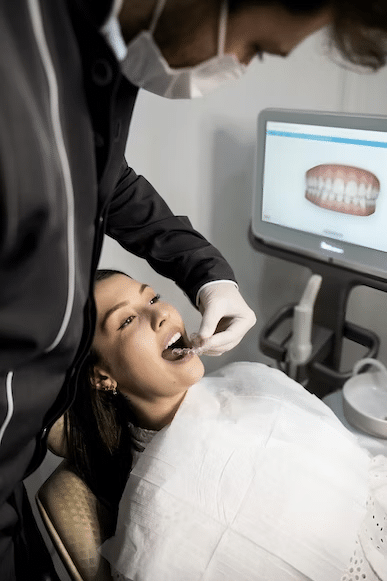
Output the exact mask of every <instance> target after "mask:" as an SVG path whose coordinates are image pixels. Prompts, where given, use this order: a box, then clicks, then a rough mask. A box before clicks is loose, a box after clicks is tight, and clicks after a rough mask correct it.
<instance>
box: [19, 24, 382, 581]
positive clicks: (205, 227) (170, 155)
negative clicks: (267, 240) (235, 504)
mask: <svg viewBox="0 0 387 581" xmlns="http://www.w3.org/2000/svg"><path fill="white" fill-rule="evenodd" d="M323 39H324V35H323V34H322V33H319V34H317V35H314V36H313V37H311V38H309V39H308V40H307V41H305V42H304V43H303V44H302V45H301V46H299V47H298V48H297V49H296V50H295V51H294V52H293V53H292V55H291V56H290V57H288V58H286V59H281V58H278V57H265V60H264V62H263V63H261V62H256V63H254V64H253V65H252V66H251V68H250V70H249V71H248V73H247V74H246V76H245V77H244V78H243V79H242V80H241V81H240V82H238V83H236V84H234V85H232V86H229V87H227V88H222V89H220V90H218V91H217V92H216V93H214V94H213V95H210V96H209V97H206V98H205V99H203V100H196V101H193V102H190V101H187V102H182V101H179V102H172V101H168V100H165V99H162V98H159V97H156V96H154V95H151V94H148V93H145V92H144V93H141V94H140V96H139V99H138V102H137V104H136V109H135V114H134V118H133V121H132V126H131V131H130V137H129V141H128V146H127V152H126V154H127V160H128V163H129V165H131V166H132V167H133V168H134V169H135V170H136V171H137V173H141V174H143V175H145V177H147V179H149V181H150V182H151V183H152V184H153V185H154V186H155V187H156V189H157V190H158V191H159V192H160V194H161V195H162V196H163V197H164V198H165V200H166V201H167V202H168V203H169V205H170V207H171V208H172V210H173V211H174V212H175V213H177V214H185V215H188V216H189V217H190V219H191V221H192V223H193V225H194V226H195V228H197V229H198V230H199V231H201V232H202V233H203V234H204V235H205V236H206V237H207V238H208V239H209V240H210V241H211V242H212V243H213V244H215V246H217V247H218V248H219V250H221V252H222V253H223V254H224V255H225V257H226V258H227V259H228V261H229V262H230V263H231V265H232V267H233V268H234V270H235V273H236V276H237V278H238V281H239V284H240V288H241V292H242V294H243V295H244V297H245V299H246V300H247V302H248V303H249V304H250V305H251V307H252V308H253V309H254V310H255V312H256V314H257V319H258V322H257V325H256V327H255V328H254V329H252V330H251V331H250V332H249V333H248V334H247V336H246V337H245V338H244V339H243V341H242V342H241V344H240V345H239V346H238V347H237V348H236V349H235V350H234V351H232V352H231V353H229V354H225V355H223V356H222V357H217V358H208V357H207V358H205V364H206V368H207V369H208V370H212V369H214V368H216V367H219V366H221V365H224V364H225V363H227V362H229V361H234V360H251V361H254V360H256V361H267V362H268V361H269V360H268V359H266V358H265V357H264V356H263V355H262V354H260V353H259V351H258V347H257V339H258V333H259V330H260V328H261V326H262V325H263V323H264V322H266V321H267V319H268V318H269V316H271V315H272V314H273V313H274V312H275V311H276V310H277V309H278V308H279V307H280V306H282V305H284V304H286V303H289V302H294V301H297V300H298V299H299V298H300V296H301V293H302V291H303V288H304V285H305V283H306V281H307V279H308V275H309V273H308V271H307V270H306V269H304V268H302V267H299V266H296V265H293V264H290V263H286V262H283V261H281V260H279V259H275V258H270V257H266V256H263V255H259V254H258V253H256V252H255V251H254V250H253V249H252V248H251V247H250V246H249V243H248V241H247V230H248V226H249V222H250V205H251V192H252V173H253V163H254V148H255V132H256V120H257V116H258V113H259V111H260V110H262V109H263V108H266V107H283V108H295V109H303V108H304V109H315V110H328V111H352V112H363V113H378V114H385V113H387V95H385V87H386V86H387V70H384V71H382V72H381V73H378V74H376V75H358V74H354V73H349V72H347V71H344V70H343V69H340V68H339V67H337V66H336V65H335V64H333V62H331V61H330V60H329V59H328V58H327V56H326V55H325V52H326V51H325V48H324V44H325V43H324V40H323ZM101 266H103V267H110V268H119V269H122V270H125V271H127V272H129V273H130V274H131V275H132V276H134V277H136V278H138V279H139V280H141V281H145V282H148V283H150V284H152V285H154V286H155V287H156V290H158V291H159V292H161V294H162V295H163V296H164V298H166V299H167V300H169V301H170V302H172V303H173V304H175V305H176V306H177V307H178V308H179V309H180V311H181V313H182V314H183V317H184V320H185V321H186V325H187V328H188V330H189V331H190V332H191V331H194V330H196V329H197V328H198V324H199V320H200V317H199V315H198V313H197V312H196V311H195V310H194V309H193V307H192V306H191V305H190V304H189V302H188V300H187V299H186V297H185V296H184V295H183V293H182V292H181V291H180V290H179V289H178V288H177V287H176V286H175V285H174V283H172V282H170V281H167V280H165V279H162V278H161V277H160V276H158V275H156V274H155V273H154V272H153V271H152V270H151V269H150V268H149V266H148V265H147V264H146V263H145V262H144V261H142V260H140V259H138V258H136V257H133V256H131V255H129V254H128V253H126V252H125V251H124V250H123V249H122V248H120V247H119V246H118V245H117V244H116V243H114V242H113V241H112V240H110V239H108V238H107V239H106V241H105V245H104V249H103V254H102V257H101ZM348 318H349V319H350V320H351V321H353V322H356V323H358V324H360V325H363V326H364V327H366V328H370V329H372V330H374V331H375V332H377V333H378V334H379V335H380V337H381V339H382V349H381V355H380V358H381V359H382V361H384V363H387V340H386V339H387V337H386V334H387V306H386V296H385V295H384V294H383V293H380V292H378V291H373V290H370V289H364V288H361V289H357V290H355V291H354V292H353V294H352V296H351V299H350V301H349V308H348ZM56 464H57V460H56V459H55V458H54V457H53V456H52V455H51V454H48V456H47V459H46V460H45V462H44V463H43V465H42V466H41V468H40V469H39V471H38V472H37V473H36V474H34V475H33V476H32V477H30V479H29V482H28V490H29V493H30V495H31V496H32V495H33V494H34V492H35V490H36V489H37V487H38V486H39V485H40V484H41V483H42V482H43V481H44V479H45V478H46V477H47V476H48V475H49V474H50V472H51V471H52V469H53V467H54V466H55V465H56ZM61 575H62V578H63V579H64V580H65V579H66V576H65V575H64V573H63V572H61Z"/></svg>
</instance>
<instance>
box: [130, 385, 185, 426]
mask: <svg viewBox="0 0 387 581" xmlns="http://www.w3.org/2000/svg"><path fill="white" fill-rule="evenodd" d="M186 393H187V392H184V393H179V394H178V395H176V396H174V397H168V398H165V397H163V398H157V399H154V400H144V399H141V398H138V397H136V396H135V395H130V396H129V397H127V399H128V400H129V401H130V403H131V405H132V407H133V408H134V410H135V412H136V416H137V420H138V427H139V428H146V429H147V430H161V429H162V428H164V427H165V426H167V425H168V424H170V423H171V421H172V420H173V418H174V417H175V414H176V412H177V410H178V409H179V407H180V405H181V403H182V401H183V399H184V398H185V395H186Z"/></svg>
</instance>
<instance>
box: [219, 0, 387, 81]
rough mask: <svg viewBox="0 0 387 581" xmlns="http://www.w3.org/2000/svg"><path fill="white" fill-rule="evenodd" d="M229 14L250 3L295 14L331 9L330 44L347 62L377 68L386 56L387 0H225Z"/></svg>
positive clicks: (308, 13)
mask: <svg viewBox="0 0 387 581" xmlns="http://www.w3.org/2000/svg"><path fill="white" fill-rule="evenodd" d="M228 4H229V9H230V13H233V12H237V11H239V10H242V9H243V8H247V7H250V6H280V7H283V8H285V9H286V10H287V11H288V12H289V13H291V14H294V15H300V16H302V15H305V16H306V15H313V14H317V13H318V12H319V11H321V10H322V9H324V8H329V9H330V10H331V11H332V23H331V25H330V36H329V39H330V45H331V47H335V48H337V50H338V51H339V52H340V53H341V55H342V56H343V57H344V59H345V60H346V61H348V62H349V63H352V64H354V65H359V66H362V67H366V68H370V69H373V70H377V69H379V68H381V67H383V66H384V65H385V64H386V61H387V58H386V55H387V2H386V0H310V1H308V0H274V1H271V0H228Z"/></svg>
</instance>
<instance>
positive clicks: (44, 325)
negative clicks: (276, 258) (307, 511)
mask: <svg viewBox="0 0 387 581" xmlns="http://www.w3.org/2000/svg"><path fill="white" fill-rule="evenodd" d="M109 9H110V2H109V0H105V1H98V0H29V1H27V0H12V1H8V0H0V430H1V431H0V439H1V443H0V507H1V505H2V504H3V503H4V502H5V500H6V499H7V498H8V496H9V495H10V493H11V492H12V490H13V488H14V487H15V485H16V483H18V482H20V481H21V480H22V479H23V478H25V477H26V475H28V474H29V473H30V472H31V471H32V470H34V469H35V468H36V467H37V466H38V464H39V463H40V462H41V460H42V458H43V455H44V452H45V444H44V438H42V434H44V432H46V431H47V429H48V428H49V427H50V426H51V425H52V424H53V422H54V421H55V419H56V418H58V417H59V415H61V414H62V413H63V411H64V410H65V409H66V408H67V407H68V406H69V404H70V403H71V400H72V397H73V392H74V387H73V385H74V384H75V381H74V377H75V376H76V369H77V363H79V361H80V359H81V358H82V354H83V353H85V351H87V349H88V346H89V344H90V339H91V336H92V333H93V325H94V305H93V302H92V280H93V273H94V272H95V269H96V267H97V264H98V259H99V256H100V250H101V245H102V240H103V234H104V232H106V233H107V234H108V235H109V236H111V237H113V238H114V239H116V240H117V241H118V242H119V243H120V244H121V245H122V246H123V247H124V248H126V249H128V250H129V251H130V252H132V253H134V254H136V255H138V256H142V257H144V258H146V259H147V260H148V261H149V263H150V264H151V266H152V267H153V268H154V269H155V270H156V271H158V272H160V273H161V274H162V275H164V276H166V277H169V278H172V279H174V280H175V281H176V283H177V284H178V285H179V286H180V287H181V288H182V289H183V290H184V291H185V292H186V293H187V294H188V296H189V297H190V299H191V300H192V301H194V298H195V295H196V293H197V291H198V289H199V288H200V286H201V285H202V284H204V283H206V282H208V281H211V280H218V279H234V276H233V273H232V271H231V269H230V267H229V266H228V264H227V262H226V261H225V260H224V259H223V258H222V256H221V255H220V254H219V252H218V251H217V250H216V249H215V248H213V247H212V246H211V245H210V244H209V243H208V242H207V241H206V240H205V239H204V238H203V237H202V236H201V235H200V234H199V233H198V232H196V231H194V230H193V228H192V227H191V225H190V222H189V221H188V219H187V218H182V217H176V216H174V215H173V214H172V213H171V211H170V210H169V208H168V207H167V205H166V204H165V202H164V201H163V200H162V198H160V196H159V195H158V194H157V193H156V191H155V190H154V189H153V187H152V186H151V185H150V184H149V183H148V182H147V181H146V180H145V179H144V178H143V177H141V176H138V175H136V174H135V172H134V171H133V170H132V169H130V168H129V167H128V166H127V164H126V162H125V159H124V150H125V144H126V140H127V134H128V128H129V122H130V118H131V115H132V111H133V107H134V103H135V99H136V93H137V89H136V88H135V87H134V86H132V85H131V84H130V83H129V82H128V81H127V80H126V79H125V78H124V77H123V76H122V75H121V73H120V69H119V63H118V62H117V60H116V58H115V56H114V55H113V53H112V51H111V49H110V47H109V46H108V45H107V44H106V42H105V40H104V39H103V37H102V36H101V35H100V33H99V27H100V25H101V23H102V22H103V19H104V18H106V14H107V13H108V11H109ZM149 138H150V139H151V138H152V136H149ZM71 378H72V379H71ZM8 524H10V523H7V521H6V512H5V511H3V512H2V510H1V508H0V529H1V528H2V527H5V526H7V525H8Z"/></svg>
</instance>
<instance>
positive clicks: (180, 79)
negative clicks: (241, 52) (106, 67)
mask: <svg viewBox="0 0 387 581" xmlns="http://www.w3.org/2000/svg"><path fill="white" fill-rule="evenodd" d="M165 2H166V0H158V2H157V5H156V8H155V11H154V14H153V17H152V23H151V26H150V28H149V30H143V31H142V32H140V33H139V34H138V35H137V36H136V37H135V38H134V39H133V40H132V41H131V42H130V43H129V44H128V47H127V54H126V57H125V59H124V60H123V61H122V63H121V67H122V71H123V73H124V75H125V76H126V77H127V78H128V79H129V81H130V82H131V83H133V84H134V85H136V86H137V87H141V88H143V89H146V90H147V91H150V92H151V93H155V94H156V95H161V96H164V97H168V98H170V99H191V98H192V97H201V96H203V95H204V94H206V93H209V92H211V91H212V90H213V89H215V88H216V87H218V86H219V85H221V84H222V83H224V82H225V81H229V80H232V79H238V78H239V77H241V76H242V75H243V73H244V72H245V70H246V66H245V65H243V64H241V63H240V62H239V61H238V59H237V58H236V56H235V55H233V54H224V45H225V39H226V27H227V15H228V6H227V1H224V2H223V4H222V8H221V13H220V22H219V35H218V54H217V56H215V57H213V58H211V59H208V60H206V61H204V62H202V63H199V64H198V65H195V66H193V67H184V68H179V69H174V68H171V67H170V66H169V64H168V63H167V61H166V60H165V58H164V57H163V55H162V53H161V51H160V49H159V48H158V46H157V44H156V43H155V41H154V38H153V33H154V30H155V28H156V25H157V21H158V19H159V17H160V14H161V12H162V10H163V8H164V5H165Z"/></svg>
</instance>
